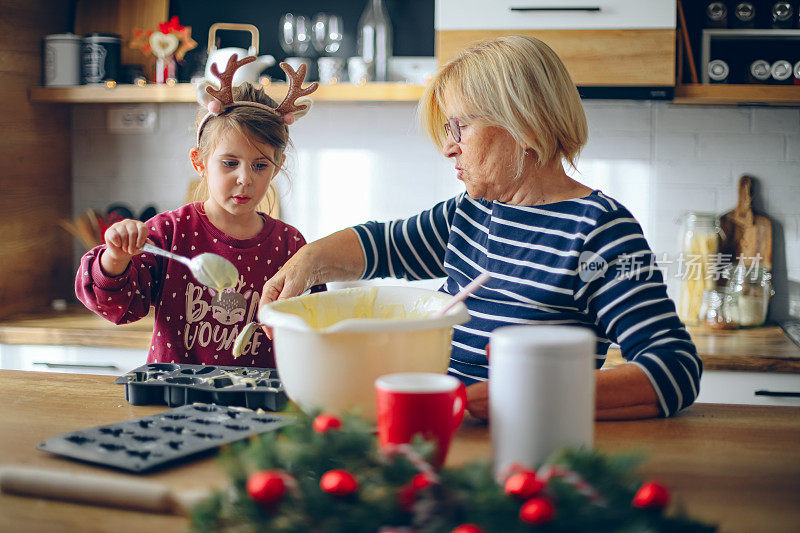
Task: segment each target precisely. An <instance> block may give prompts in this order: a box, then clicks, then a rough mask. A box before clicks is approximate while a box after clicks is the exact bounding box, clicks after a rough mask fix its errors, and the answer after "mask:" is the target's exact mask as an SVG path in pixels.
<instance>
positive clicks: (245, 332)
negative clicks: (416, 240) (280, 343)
mask: <svg viewBox="0 0 800 533" xmlns="http://www.w3.org/2000/svg"><path fill="white" fill-rule="evenodd" d="M490 277H491V275H490V274H489V273H488V272H484V273H483V274H481V275H480V276H478V277H477V278H475V279H474V280H472V282H470V283H469V284H468V285H467V286H466V287H464V288H463V289H461V290H460V291H458V292H457V293H456V294H455V295H453V297H452V298H450V299H449V300H448V301H447V304H446V305H445V306H444V307H442V308H441V309H440V310H438V311H436V313H435V314H434V315H433V317H434V318H439V317H442V316H444V315H445V313H447V312H448V311H449V310H450V309H452V308H453V306H455V305H456V304H457V303H458V302H460V301H462V300H464V299H465V298H466V297H467V296H469V295H470V294H472V293H473V292H475V290H476V289H477V288H478V287H480V286H481V285H483V284H484V283H486V282H487V281H489V278H490ZM343 322H348V321H343ZM343 322H339V324H342V323H343ZM261 326H264V324H261V323H260V322H250V323H249V324H247V325H246V326H245V327H244V329H242V331H241V332H240V333H239V334H238V335H237V336H236V340H235V341H234V342H233V358H234V359H236V358H238V357H239V356H240V355H242V351H243V350H244V347H245V345H246V344H247V343H248V342H250V337H252V336H253V333H254V332H255V330H256V329H257V328H259V327H261Z"/></svg>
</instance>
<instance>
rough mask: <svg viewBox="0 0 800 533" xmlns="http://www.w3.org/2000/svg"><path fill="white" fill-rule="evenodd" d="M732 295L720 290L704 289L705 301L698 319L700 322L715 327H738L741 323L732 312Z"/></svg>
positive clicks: (701, 305)
mask: <svg viewBox="0 0 800 533" xmlns="http://www.w3.org/2000/svg"><path fill="white" fill-rule="evenodd" d="M731 300H732V297H731V296H730V295H729V294H727V293H725V292H723V291H718V290H713V289H712V290H706V291H703V302H702V303H701V304H700V313H699V316H698V319H699V321H700V324H702V325H705V326H708V327H711V328H714V329H736V328H738V327H739V324H738V323H737V322H736V321H735V320H734V319H733V317H732V313H731V312H730V309H729V308H730V303H731Z"/></svg>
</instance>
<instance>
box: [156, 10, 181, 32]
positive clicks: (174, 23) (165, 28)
mask: <svg viewBox="0 0 800 533" xmlns="http://www.w3.org/2000/svg"><path fill="white" fill-rule="evenodd" d="M184 29H186V26H181V23H180V22H178V16H177V15H175V16H173V17H172V18H171V19H169V20H168V21H167V22H159V23H158V31H160V32H161V33H163V34H164V35H168V34H169V33H171V32H173V31H176V32H181V31H183V30H184Z"/></svg>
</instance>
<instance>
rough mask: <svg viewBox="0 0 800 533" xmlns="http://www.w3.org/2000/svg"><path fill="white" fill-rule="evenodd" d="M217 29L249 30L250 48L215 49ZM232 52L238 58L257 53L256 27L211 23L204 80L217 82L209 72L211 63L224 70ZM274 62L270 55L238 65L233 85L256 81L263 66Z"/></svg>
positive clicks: (220, 70) (269, 65) (265, 66)
mask: <svg viewBox="0 0 800 533" xmlns="http://www.w3.org/2000/svg"><path fill="white" fill-rule="evenodd" d="M217 30H239V31H249V32H250V35H251V36H252V40H251V42H250V48H248V49H247V50H245V49H244V48H220V49H217V47H216V46H215V42H216V33H217ZM233 54H236V55H237V56H239V59H244V58H245V57H249V56H257V55H258V28H256V27H255V26H253V25H252V24H231V23H226V22H217V23H216V24H212V25H211V28H210V29H209V30H208V61H206V72H205V77H206V80H207V81H210V82H211V83H214V84H217V83H219V81H218V80H217V77H216V76H214V75H213V74H212V73H211V65H213V64H215V63H216V65H217V69H218V70H219V72H223V71H224V70H225V66H226V65H227V64H228V59H230V57H231V56H232V55H233ZM274 64H275V58H274V57H272V56H271V55H263V56H259V57H256V60H255V61H253V62H252V63H248V64H247V65H243V66H241V67H239V69H238V70H237V71H236V72H235V73H234V75H233V85H238V84H240V83H242V82H245V81H247V82H250V83H257V82H258V77H259V74H261V72H262V71H263V70H264V69H265V68H267V67H271V66H272V65H274Z"/></svg>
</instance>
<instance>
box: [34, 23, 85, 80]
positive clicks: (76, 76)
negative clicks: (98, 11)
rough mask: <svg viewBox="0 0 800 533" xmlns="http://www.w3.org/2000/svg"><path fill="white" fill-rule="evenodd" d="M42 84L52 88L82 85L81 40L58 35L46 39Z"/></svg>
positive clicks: (64, 34)
mask: <svg viewBox="0 0 800 533" xmlns="http://www.w3.org/2000/svg"><path fill="white" fill-rule="evenodd" d="M43 53H44V60H43V61H42V64H43V65H44V70H43V72H42V83H43V84H44V85H47V86H50V87H67V86H70V85H80V84H81V38H80V37H78V36H77V35H75V34H72V33H57V34H53V35H47V36H46V37H45V38H44V47H43Z"/></svg>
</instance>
